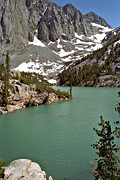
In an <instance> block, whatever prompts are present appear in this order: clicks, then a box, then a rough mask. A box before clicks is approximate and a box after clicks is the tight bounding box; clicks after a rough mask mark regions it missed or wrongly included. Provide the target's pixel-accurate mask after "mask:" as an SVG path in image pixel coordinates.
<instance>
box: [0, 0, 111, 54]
mask: <svg viewBox="0 0 120 180" xmlns="http://www.w3.org/2000/svg"><path fill="white" fill-rule="evenodd" d="M91 22H95V23H100V24H101V25H103V26H104V25H105V26H109V25H108V24H107V23H106V22H105V21H104V20H103V19H102V18H99V17H98V16H97V15H95V14H94V13H88V14H87V15H85V16H84V15H82V13H81V12H80V11H79V10H77V9H76V8H75V7H74V6H73V5H71V4H67V5H65V6H64V7H59V6H57V5H56V4H54V3H52V2H51V1H49V0H44V1H42V0H21V1H15V0H6V1H4V0H0V45H1V49H0V50H1V52H4V51H6V50H10V51H11V52H16V51H19V52H20V51H21V50H22V49H24V48H25V46H26V44H27V42H28V41H33V39H34V33H35V31H36V30H38V34H37V37H38V39H40V40H41V41H43V42H49V41H56V40H57V39H59V38H65V39H71V38H73V37H75V32H76V33H78V34H79V35H80V34H83V35H85V36H90V35H93V34H95V33H97V32H98V30H97V29H96V27H94V26H92V25H91Z"/></svg>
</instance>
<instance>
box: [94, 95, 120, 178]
mask: <svg viewBox="0 0 120 180" xmlns="http://www.w3.org/2000/svg"><path fill="white" fill-rule="evenodd" d="M118 94H119V95H120V92H119V93H118ZM116 110H117V111H118V113H119V114H120V111H119V110H120V104H119V106H118V107H117V108H116ZM115 124H116V125H117V127H115V128H114V130H112V127H111V125H110V122H109V121H105V120H104V119H103V118H102V116H101V118H100V123H99V127H100V128H99V129H96V128H93V130H94V131H95V132H96V134H97V135H98V137H99V140H98V141H97V142H96V143H95V144H93V145H92V146H93V148H95V149H96V154H97V155H98V157H99V159H98V161H97V166H96V167H95V169H94V176H95V180H120V164H119V163H120V160H119V158H118V156H117V152H118V151H120V147H118V146H117V145H116V144H115V138H120V127H118V124H119V121H116V122H115Z"/></svg>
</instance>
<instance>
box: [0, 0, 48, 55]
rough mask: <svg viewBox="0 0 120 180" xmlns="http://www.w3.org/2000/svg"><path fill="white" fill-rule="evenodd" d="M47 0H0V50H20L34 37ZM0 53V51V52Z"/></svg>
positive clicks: (3, 51)
mask: <svg viewBox="0 0 120 180" xmlns="http://www.w3.org/2000/svg"><path fill="white" fill-rule="evenodd" d="M48 2H49V1H48V0H46V1H40V0H39V1H38V0H37V1H35V0H21V1H16V0H6V1H4V0H0V52H2V54H4V53H5V51H8V50H9V51H10V52H11V53H16V52H20V51H22V50H23V49H24V48H25V46H26V44H27V43H28V41H32V40H33V38H34V32H35V31H36V27H37V24H38V22H39V19H40V17H41V16H42V13H43V12H44V9H45V8H46V4H47V3H48ZM0 54H1V53H0Z"/></svg>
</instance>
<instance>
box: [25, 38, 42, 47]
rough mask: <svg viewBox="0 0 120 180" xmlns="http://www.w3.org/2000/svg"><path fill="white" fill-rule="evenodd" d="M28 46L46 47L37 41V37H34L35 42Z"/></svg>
mask: <svg viewBox="0 0 120 180" xmlns="http://www.w3.org/2000/svg"><path fill="white" fill-rule="evenodd" d="M28 44H32V45H34V46H41V47H45V45H44V44H43V43H42V42H41V41H40V40H39V39H37V37H36V36H34V40H33V42H29V43H28Z"/></svg>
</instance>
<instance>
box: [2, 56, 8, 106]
mask: <svg viewBox="0 0 120 180" xmlns="http://www.w3.org/2000/svg"><path fill="white" fill-rule="evenodd" d="M9 80H10V58H9V54H8V53H7V55H6V59H5V63H4V66H3V73H2V81H3V83H2V87H1V106H3V107H6V106H7V104H8V96H9V87H10V83H9Z"/></svg>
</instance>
